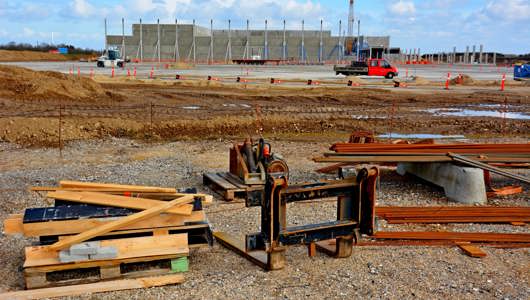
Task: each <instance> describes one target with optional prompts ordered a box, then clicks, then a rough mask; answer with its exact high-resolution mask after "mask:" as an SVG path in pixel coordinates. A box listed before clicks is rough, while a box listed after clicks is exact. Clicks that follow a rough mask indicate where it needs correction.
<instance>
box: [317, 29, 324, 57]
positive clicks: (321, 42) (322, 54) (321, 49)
mask: <svg viewBox="0 0 530 300" xmlns="http://www.w3.org/2000/svg"><path fill="white" fill-rule="evenodd" d="M323 29H324V20H322V19H320V44H319V50H318V62H319V63H322V62H323V58H324V40H323V36H322V30H323Z"/></svg>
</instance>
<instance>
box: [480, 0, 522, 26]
mask: <svg viewBox="0 0 530 300" xmlns="http://www.w3.org/2000/svg"><path fill="white" fill-rule="evenodd" d="M484 12H485V13H486V14H487V15H489V16H491V17H493V18H503V19H508V20H512V21H513V20H522V19H525V20H526V19H528V16H530V1H528V0H504V1H490V2H489V3H488V4H487V5H486V7H485V9H484Z"/></svg>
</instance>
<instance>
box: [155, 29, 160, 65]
mask: <svg viewBox="0 0 530 300" xmlns="http://www.w3.org/2000/svg"><path fill="white" fill-rule="evenodd" d="M156 24H157V25H156V31H157V41H156V47H157V50H158V51H157V54H158V63H160V61H161V57H160V53H161V51H160V19H157V20H156Z"/></svg>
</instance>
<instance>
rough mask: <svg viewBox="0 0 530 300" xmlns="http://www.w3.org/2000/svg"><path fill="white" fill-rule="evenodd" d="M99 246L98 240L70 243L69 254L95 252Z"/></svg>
mask: <svg viewBox="0 0 530 300" xmlns="http://www.w3.org/2000/svg"><path fill="white" fill-rule="evenodd" d="M99 247H100V242H99V241H94V242H84V243H79V244H75V245H72V246H71V247H70V254H73V255H90V254H97V253H98V248H99Z"/></svg>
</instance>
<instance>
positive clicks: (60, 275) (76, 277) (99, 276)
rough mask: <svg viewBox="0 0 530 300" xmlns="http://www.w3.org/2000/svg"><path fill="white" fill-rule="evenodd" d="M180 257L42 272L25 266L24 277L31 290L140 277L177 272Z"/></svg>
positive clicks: (154, 258) (147, 258)
mask: <svg viewBox="0 0 530 300" xmlns="http://www.w3.org/2000/svg"><path fill="white" fill-rule="evenodd" d="M178 258H179V257H178V256H165V257H155V256H154V257H144V258H142V259H135V260H131V259H129V260H125V261H121V262H119V263H116V264H114V265H108V264H102V265H100V266H93V267H90V268H88V267H87V268H85V267H84V268H79V269H69V270H58V271H45V270H43V271H39V270H35V269H32V268H26V269H24V280H25V282H26V288H27V289H35V288H43V287H54V286H68V285H74V284H85V283H93V282H99V281H106V280H114V279H128V278H140V277H149V276H160V275H168V274H173V273H174V272H173V271H172V270H171V261H172V260H174V259H178Z"/></svg>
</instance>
